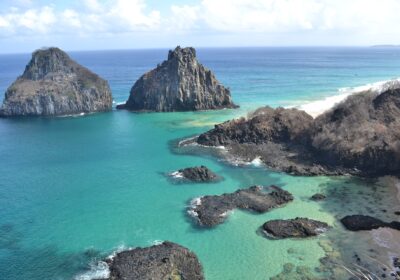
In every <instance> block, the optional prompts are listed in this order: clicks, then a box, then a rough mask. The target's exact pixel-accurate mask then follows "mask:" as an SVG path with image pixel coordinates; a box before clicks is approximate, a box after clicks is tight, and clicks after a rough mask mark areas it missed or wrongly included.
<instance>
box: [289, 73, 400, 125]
mask: <svg viewBox="0 0 400 280" xmlns="http://www.w3.org/2000/svg"><path fill="white" fill-rule="evenodd" d="M396 84H397V85H398V84H400V78H394V79H390V80H384V81H378V82H375V83H370V84H366V85H361V86H355V87H344V88H339V89H338V94H336V95H332V96H328V97H325V98H324V99H319V100H315V101H311V102H307V103H305V104H302V105H297V106H287V107H286V108H297V109H299V110H303V111H305V112H306V113H308V114H309V115H311V116H312V117H313V118H316V117H318V116H319V115H321V114H322V113H324V112H326V111H328V110H329V109H331V108H333V107H334V106H335V105H336V104H338V103H340V102H342V101H344V100H345V99H346V98H347V97H349V96H350V95H353V94H359V93H363V92H370V91H371V92H375V93H377V94H379V93H381V92H383V91H385V90H387V89H388V88H390V87H392V86H395V85H396Z"/></svg>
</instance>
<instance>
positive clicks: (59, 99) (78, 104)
mask: <svg viewBox="0 0 400 280" xmlns="http://www.w3.org/2000/svg"><path fill="white" fill-rule="evenodd" d="M111 109H112V95H111V90H110V87H109V85H108V83H107V81H105V80H103V79H102V78H100V77H99V76H98V75H96V74H94V73H93V72H91V71H90V70H88V69H86V68H85V67H83V66H81V65H79V64H78V63H76V62H75V61H73V60H72V59H71V58H70V57H69V56H68V55H67V54H66V53H65V52H63V51H62V50H60V49H58V48H49V49H41V50H37V51H35V52H34V53H33V54H32V59H31V61H30V62H29V64H28V65H27V66H26V68H25V71H24V73H23V74H22V76H20V77H18V79H17V80H16V81H15V82H14V83H13V84H12V85H11V86H10V87H9V88H8V89H7V91H6V93H5V98H4V102H3V105H2V107H1V109H0V116H5V117H9V116H60V115H72V114H80V113H90V112H100V111H108V110H111Z"/></svg>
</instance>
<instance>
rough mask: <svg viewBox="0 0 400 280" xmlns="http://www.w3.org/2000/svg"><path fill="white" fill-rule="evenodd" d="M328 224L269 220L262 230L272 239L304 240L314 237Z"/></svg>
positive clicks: (304, 219) (296, 219)
mask: <svg viewBox="0 0 400 280" xmlns="http://www.w3.org/2000/svg"><path fill="white" fill-rule="evenodd" d="M328 227H329V226H328V224H327V223H324V222H320V221H316V220H312V219H308V218H295V219H290V220H271V221H268V222H266V223H265V224H264V225H263V226H262V229H263V231H264V232H265V233H266V234H267V235H268V236H272V237H274V238H305V237H310V236H316V235H318V234H321V233H323V232H325V231H326V230H327V229H328Z"/></svg>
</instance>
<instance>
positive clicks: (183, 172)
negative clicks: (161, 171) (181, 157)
mask: <svg viewBox="0 0 400 280" xmlns="http://www.w3.org/2000/svg"><path fill="white" fill-rule="evenodd" d="M169 175H170V176H172V177H173V178H175V179H177V180H182V179H183V180H184V181H190V182H196V183H207V182H215V181H217V180H219V179H220V178H221V177H219V176H218V175H217V174H215V173H214V172H213V171H211V170H210V169H209V168H208V167H206V166H204V165H201V166H195V167H187V168H183V169H179V170H178V171H175V172H172V173H170V174H169Z"/></svg>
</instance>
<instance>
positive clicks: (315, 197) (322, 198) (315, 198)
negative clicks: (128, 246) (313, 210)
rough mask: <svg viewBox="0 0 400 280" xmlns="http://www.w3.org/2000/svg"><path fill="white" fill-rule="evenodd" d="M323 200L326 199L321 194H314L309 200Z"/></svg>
mask: <svg viewBox="0 0 400 280" xmlns="http://www.w3.org/2000/svg"><path fill="white" fill-rule="evenodd" d="M325 198H326V196H325V195H323V194H322V193H316V194H313V195H312V196H311V200H314V201H319V200H324V199H325Z"/></svg>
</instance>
